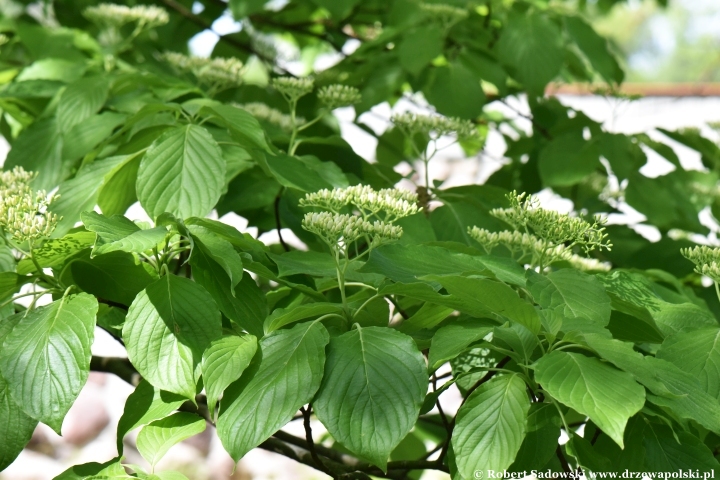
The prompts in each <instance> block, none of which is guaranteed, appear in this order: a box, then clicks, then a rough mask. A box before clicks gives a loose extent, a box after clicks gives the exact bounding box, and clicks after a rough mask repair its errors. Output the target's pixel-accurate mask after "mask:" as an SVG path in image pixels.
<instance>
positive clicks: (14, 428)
mask: <svg viewBox="0 0 720 480" xmlns="http://www.w3.org/2000/svg"><path fill="white" fill-rule="evenodd" d="M37 423H38V422H37V420H35V419H33V418H31V417H30V416H28V415H27V414H26V413H25V412H23V410H22V408H20V407H19V406H18V405H17V404H16V403H15V401H14V400H13V399H12V398H10V392H9V391H8V385H7V382H5V379H4V378H3V377H2V376H0V472H2V471H3V470H5V468H6V467H7V466H8V465H10V464H11V463H13V461H15V458H16V457H17V456H18V455H19V454H20V452H21V451H22V449H23V448H25V445H27V443H28V442H29V441H30V437H32V434H33V432H34V431H35V427H36V426H37Z"/></svg>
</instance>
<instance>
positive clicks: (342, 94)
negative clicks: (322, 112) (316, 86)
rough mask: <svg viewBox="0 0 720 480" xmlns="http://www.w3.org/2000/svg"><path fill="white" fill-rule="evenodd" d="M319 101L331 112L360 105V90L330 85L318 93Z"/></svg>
mask: <svg viewBox="0 0 720 480" xmlns="http://www.w3.org/2000/svg"><path fill="white" fill-rule="evenodd" d="M317 96H318V99H320V101H321V102H322V103H323V104H324V105H325V106H326V107H327V108H329V109H330V110H334V109H336V108H340V107H347V106H350V105H355V104H356V103H360V101H361V100H362V95H360V90H358V89H357V88H355V87H349V86H347V85H328V86H326V87H322V88H321V89H320V90H319V91H318V94H317Z"/></svg>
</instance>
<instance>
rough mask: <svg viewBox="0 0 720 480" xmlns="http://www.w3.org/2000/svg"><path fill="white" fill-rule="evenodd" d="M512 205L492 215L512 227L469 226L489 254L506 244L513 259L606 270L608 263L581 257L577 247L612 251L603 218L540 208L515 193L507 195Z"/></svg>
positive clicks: (472, 235) (528, 198)
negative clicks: (591, 218) (488, 227)
mask: <svg viewBox="0 0 720 480" xmlns="http://www.w3.org/2000/svg"><path fill="white" fill-rule="evenodd" d="M507 198H508V200H509V201H510V208H496V209H493V210H491V211H490V214H491V215H493V216H494V217H496V218H499V219H500V220H503V221H504V222H505V223H507V224H509V225H511V226H512V227H513V230H505V231H502V232H490V231H488V230H486V229H484V228H479V227H477V226H474V227H470V228H469V229H468V233H469V235H470V236H471V237H472V238H474V239H475V240H476V241H477V242H478V243H480V245H482V247H483V249H484V250H485V251H486V252H487V253H490V252H491V251H492V250H493V249H494V248H495V247H497V246H500V245H502V246H505V247H506V248H507V249H508V250H510V252H511V254H512V255H513V258H515V259H516V260H518V261H522V262H526V263H529V264H530V265H531V266H532V267H540V269H541V270H542V269H543V268H544V267H546V266H548V265H550V264H551V263H554V262H558V261H567V262H570V263H571V264H573V266H575V267H577V268H581V269H584V270H606V269H607V266H605V265H604V264H602V263H600V262H598V261H596V260H594V259H589V258H585V257H582V256H579V255H577V254H575V253H574V251H573V250H574V249H575V248H577V249H580V250H581V251H582V252H584V253H585V254H588V253H589V252H591V251H593V250H603V249H605V250H609V249H610V248H611V247H612V245H611V244H610V242H609V240H608V235H607V234H606V233H605V228H604V227H603V225H604V220H602V219H600V218H595V219H593V221H592V222H589V221H587V220H585V219H583V218H580V217H572V216H570V215H567V214H563V213H559V212H556V211H553V210H546V209H544V208H540V205H539V202H538V200H537V199H536V198H535V197H532V196H528V195H526V194H524V193H522V194H518V193H517V192H512V193H510V194H508V195H507Z"/></svg>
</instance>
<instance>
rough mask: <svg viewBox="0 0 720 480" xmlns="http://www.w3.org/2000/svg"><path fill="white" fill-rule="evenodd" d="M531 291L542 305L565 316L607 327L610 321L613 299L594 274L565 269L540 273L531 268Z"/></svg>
mask: <svg viewBox="0 0 720 480" xmlns="http://www.w3.org/2000/svg"><path fill="white" fill-rule="evenodd" d="M527 277H528V290H530V293H531V294H532V296H533V297H534V298H535V301H536V302H537V303H538V304H539V305H541V306H542V307H543V308H546V309H551V310H554V311H555V312H557V313H558V314H560V315H561V316H562V317H563V318H569V319H571V318H582V319H586V320H590V321H592V322H596V323H598V324H599V325H601V326H605V325H607V324H608V322H609V321H610V310H611V309H610V298H609V297H608V296H607V294H606V293H605V287H603V284H602V283H600V282H599V281H598V280H597V279H596V278H595V277H593V276H592V275H588V274H587V273H583V272H580V271H578V270H574V269H570V268H564V269H562V270H556V271H554V272H550V273H549V274H548V275H540V274H538V273H535V272H534V271H532V270H528V272H527Z"/></svg>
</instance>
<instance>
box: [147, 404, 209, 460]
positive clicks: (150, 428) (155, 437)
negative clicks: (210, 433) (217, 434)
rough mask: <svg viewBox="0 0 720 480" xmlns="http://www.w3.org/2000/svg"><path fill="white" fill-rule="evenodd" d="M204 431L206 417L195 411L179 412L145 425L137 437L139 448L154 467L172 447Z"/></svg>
mask: <svg viewBox="0 0 720 480" xmlns="http://www.w3.org/2000/svg"><path fill="white" fill-rule="evenodd" d="M203 431H205V419H203V418H202V417H199V416H197V415H195V414H193V413H187V412H177V413H175V414H173V415H170V416H169V417H166V418H163V419H161V420H156V421H154V422H152V423H150V424H149V425H146V426H145V427H143V429H142V430H140V433H139V434H138V437H137V448H138V451H139V452H140V455H142V456H143V458H144V459H145V460H147V461H148V463H150V465H152V466H153V467H154V466H155V465H156V464H157V463H158V462H159V461H160V460H161V459H162V457H164V456H165V454H166V453H167V451H168V450H170V447H172V446H173V445H175V444H177V443H180V442H182V441H183V440H185V439H188V438H190V437H192V436H194V435H197V434H198V433H202V432H203Z"/></svg>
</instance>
